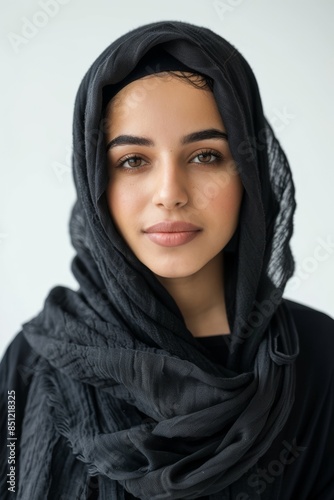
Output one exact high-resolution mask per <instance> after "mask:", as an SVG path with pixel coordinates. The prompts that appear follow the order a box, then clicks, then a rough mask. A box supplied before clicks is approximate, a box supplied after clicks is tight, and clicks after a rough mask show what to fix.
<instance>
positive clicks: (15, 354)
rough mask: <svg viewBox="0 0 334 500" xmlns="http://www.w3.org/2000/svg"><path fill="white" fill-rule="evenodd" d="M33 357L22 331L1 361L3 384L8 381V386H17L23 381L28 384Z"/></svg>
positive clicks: (0, 369) (0, 370)
mask: <svg viewBox="0 0 334 500" xmlns="http://www.w3.org/2000/svg"><path fill="white" fill-rule="evenodd" d="M31 356H32V349H31V347H30V345H29V344H28V342H27V340H26V339H25V337H24V335H23V332H22V331H21V332H19V333H18V334H17V335H16V336H15V337H14V339H13V340H12V342H11V343H10V344H9V346H8V347H7V350H6V352H5V354H4V356H3V358H2V360H1V364H0V373H1V375H2V376H1V382H2V384H3V383H4V382H5V381H6V384H7V385H11V384H14V385H17V382H18V381H19V380H21V379H22V380H23V382H24V383H25V384H26V383H27V382H28V378H29V373H30V371H31V370H28V368H29V364H30V361H31Z"/></svg>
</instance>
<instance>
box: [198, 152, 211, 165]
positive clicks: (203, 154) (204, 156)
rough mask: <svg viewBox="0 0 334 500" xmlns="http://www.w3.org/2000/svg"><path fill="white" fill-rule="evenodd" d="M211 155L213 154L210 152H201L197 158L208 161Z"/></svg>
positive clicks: (204, 161)
mask: <svg viewBox="0 0 334 500" xmlns="http://www.w3.org/2000/svg"><path fill="white" fill-rule="evenodd" d="M212 156H213V155H212V154H211V153H201V154H199V155H198V158H199V159H200V160H201V162H203V163H210V161H211V158H212Z"/></svg>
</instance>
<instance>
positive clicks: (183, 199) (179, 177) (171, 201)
mask: <svg viewBox="0 0 334 500" xmlns="http://www.w3.org/2000/svg"><path fill="white" fill-rule="evenodd" d="M188 188H189V186H188V183H187V179H186V174H185V172H184V171H182V166H181V165H180V164H179V163H178V162H177V161H175V160H173V161H172V160H166V161H164V162H161V163H160V165H159V167H157V176H156V182H155V186H154V193H153V198H152V201H153V203H154V204H155V205H157V206H160V207H163V208H166V209H168V210H172V209H174V208H181V207H183V206H184V205H186V204H187V203H188V201H189V195H188Z"/></svg>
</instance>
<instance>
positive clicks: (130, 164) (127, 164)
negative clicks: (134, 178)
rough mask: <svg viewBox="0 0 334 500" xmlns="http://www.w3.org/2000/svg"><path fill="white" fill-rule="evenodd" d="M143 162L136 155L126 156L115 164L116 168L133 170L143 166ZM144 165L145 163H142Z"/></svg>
mask: <svg viewBox="0 0 334 500" xmlns="http://www.w3.org/2000/svg"><path fill="white" fill-rule="evenodd" d="M142 162H144V160H143V158H141V157H140V156H137V155H127V156H125V157H123V158H121V159H120V160H119V162H118V163H117V165H116V166H117V167H119V168H128V169H132V168H133V169H135V168H139V167H142V166H143V163H142ZM144 163H145V162H144Z"/></svg>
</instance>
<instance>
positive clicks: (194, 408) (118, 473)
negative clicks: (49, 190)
mask: <svg viewBox="0 0 334 500" xmlns="http://www.w3.org/2000/svg"><path fill="white" fill-rule="evenodd" d="M152 48H159V49H163V50H164V51H165V52H166V53H168V54H170V55H171V56H173V57H174V58H175V59H177V60H178V61H179V62H180V63H182V64H183V65H185V66H187V67H189V68H191V69H192V70H193V71H194V72H196V73H199V74H203V75H207V76H209V77H210V78H212V80H213V82H214V84H213V93H214V97H215V99H216V102H217V106H218V109H219V111H220V113H221V115H222V118H223V122H224V124H225V126H226V129H227V133H228V137H229V147H230V150H231V153H232V156H233V158H234V160H235V162H236V165H237V167H238V172H239V174H240V177H241V180H242V183H243V186H244V197H243V202H242V207H241V212H240V218H239V226H238V231H237V239H236V240H235V241H234V245H232V250H231V249H230V251H226V262H227V263H228V264H227V266H226V267H227V272H228V279H227V282H226V287H227V296H228V315H229V324H230V326H231V334H230V335H228V336H227V337H228V338H229V344H228V351H229V355H228V358H227V361H226V363H225V364H223V363H221V364H218V363H215V362H214V361H212V360H211V359H210V357H209V356H208V352H207V351H206V349H205V348H204V346H201V345H200V344H199V342H198V341H197V340H196V339H195V338H194V337H193V336H192V334H191V332H190V331H189V330H188V329H187V327H186V325H185V321H184V319H183V317H182V314H181V312H180V310H179V308H178V306H177V304H176V303H175V301H174V300H173V298H172V297H171V296H170V295H169V294H168V292H167V291H166V289H165V288H164V287H163V286H162V284H160V283H159V281H158V280H157V278H156V277H155V276H154V275H153V273H152V272H151V271H150V270H149V269H148V268H147V267H146V266H145V265H144V264H142V263H141V262H140V261H139V260H138V259H137V258H136V257H135V255H134V254H133V252H132V251H131V250H130V248H129V247H128V246H127V245H126V243H125V242H124V240H123V238H122V237H121V236H120V234H119V233H118V232H117V230H116V228H115V226H114V224H113V222H112V220H111V217H110V214H109V212H108V208H107V203H106V195H105V190H106V186H107V182H108V176H107V166H106V161H107V160H106V151H105V138H104V126H105V123H104V105H105V102H104V98H105V95H106V89H112V86H113V85H115V87H114V89H115V91H116V90H117V88H119V87H117V85H118V86H122V85H124V81H125V80H124V79H125V78H126V77H127V76H128V75H129V74H130V73H131V71H132V70H133V69H134V68H135V67H136V65H137V64H138V63H139V61H140V60H141V58H143V57H144V56H145V54H147V53H148V52H149V51H150V50H151V49H152ZM153 72H154V71H153ZM122 81H123V84H122ZM110 86H111V87H110ZM73 175H74V182H75V186H76V190H77V201H76V203H75V205H74V207H73V210H72V213H71V219H70V234H71V240H72V243H73V246H74V248H75V250H76V256H75V257H74V259H73V261H72V271H73V274H74V276H75V278H76V279H77V281H78V283H79V289H78V290H76V291H74V290H70V289H69V288H66V287H63V286H56V287H55V288H53V289H52V290H51V291H50V293H49V295H48V297H47V298H46V301H45V304H44V308H43V310H42V311H41V312H40V314H39V315H38V316H37V317H35V318H34V319H32V320H31V321H29V322H27V323H25V324H24V325H23V332H24V335H25V337H26V339H27V340H28V342H29V344H30V345H31V347H32V348H33V350H34V352H36V354H37V355H38V356H37V357H36V361H35V363H34V377H33V380H32V383H31V388H30V391H29V396H28V401H27V407H26V413H25V418H24V422H23V430H22V436H21V453H20V479H19V494H18V496H19V498H20V499H23V500H25V499H27V500H28V499H29V500H30V499H32V498H33V499H34V500H44V499H45V498H50V499H59V498H63V499H65V498H71V499H72V498H80V499H84V498H89V494H90V491H91V489H89V488H91V486H90V487H89V486H88V485H89V484H90V485H92V484H93V483H92V481H91V479H90V478H91V477H96V480H95V483H94V484H97V486H98V489H99V498H101V499H110V498H113V499H114V498H117V499H123V498H133V497H135V498H140V499H150V500H157V499H178V498H182V499H190V498H198V497H200V496H202V495H209V496H210V498H212V499H213V498H222V496H221V495H222V492H223V491H224V492H225V493H224V494H225V495H226V498H229V497H228V492H231V491H232V490H231V488H232V489H233V487H234V485H242V481H243V477H244V475H245V473H246V471H247V470H249V469H250V468H252V467H253V466H254V464H256V462H257V461H258V459H259V458H260V457H261V456H263V455H264V454H265V453H266V451H267V450H268V449H269V448H270V445H271V443H272V442H273V440H274V439H275V437H276V436H277V435H278V433H279V432H280V431H281V430H282V428H283V426H284V424H285V422H286V421H287V418H288V416H289V413H290V410H291V407H292V404H293V401H294V388H295V376H294V360H295V358H296V355H297V353H298V338H297V333H296V330H295V327H294V324H293V321H292V318H291V316H290V313H289V311H288V310H287V308H286V306H285V304H284V301H283V300H282V294H283V290H284V287H285V284H286V282H287V280H288V279H289V277H290V276H291V275H292V273H293V270H294V262H293V258H292V255H291V252H290V248H289V240H290V237H291V234H292V227H293V226H292V219H293V213H294V209H295V201H294V186H293V182H292V177H291V172H290V169H289V165H288V162H287V159H286V157H285V155H284V152H283V151H282V149H281V147H280V145H279V143H278V141H277V139H276V138H275V136H274V133H273V131H272V129H271V127H270V126H269V124H268V123H267V121H266V119H265V117H264V114H263V110H262V105H261V100H260V95H259V90H258V86H257V83H256V80H255V78H254V75H253V73H252V70H251V68H250V67H249V65H248V63H247V62H246V61H245V59H244V58H243V57H242V55H241V54H240V53H239V52H238V51H237V50H236V49H235V48H234V47H233V46H232V45H231V44H229V43H228V42H227V41H226V40H224V39H223V38H222V37H220V36H219V35H218V34H215V33H214V32H212V31H211V30H209V29H207V28H204V27H200V26H194V25H191V24H188V23H185V22H177V21H162V22H155V23H151V24H147V25H145V26H141V27H139V28H137V29H134V30H132V31H130V32H129V33H126V34H125V35H123V36H121V37H120V38H119V39H117V40H116V41H114V42H113V43H112V44H111V45H110V46H109V47H107V48H106V49H105V50H104V52H103V53H102V54H101V55H100V56H99V57H98V58H97V59H96V61H95V62H94V63H93V65H92V66H91V67H90V69H89V70H88V72H87V74H86V75H85V76H84V78H83V80H82V82H81V85H80V88H79V90H78V94H77V97H76V102H75V110H74V123H73ZM212 188H213V189H214V186H213V187H212ZM241 491H242V490H241ZM126 492H128V493H126ZM62 495H63V496H62ZM66 495H69V496H68V497H67V496H66ZM126 495H127V496H126ZM215 495H216V496H215ZM224 498H225V496H224Z"/></svg>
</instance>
